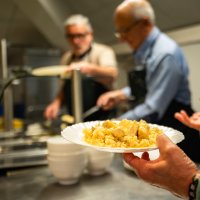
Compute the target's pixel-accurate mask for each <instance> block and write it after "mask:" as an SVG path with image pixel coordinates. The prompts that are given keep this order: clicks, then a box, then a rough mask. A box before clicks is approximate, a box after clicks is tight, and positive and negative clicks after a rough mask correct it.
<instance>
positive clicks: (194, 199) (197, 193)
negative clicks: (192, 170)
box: [188, 172, 200, 200]
mask: <svg viewBox="0 0 200 200" xmlns="http://www.w3.org/2000/svg"><path fill="white" fill-rule="evenodd" d="M188 196H189V200H198V199H200V173H199V172H198V173H197V174H196V175H195V176H194V177H193V178H192V183H191V184H190V186H189V195H188Z"/></svg>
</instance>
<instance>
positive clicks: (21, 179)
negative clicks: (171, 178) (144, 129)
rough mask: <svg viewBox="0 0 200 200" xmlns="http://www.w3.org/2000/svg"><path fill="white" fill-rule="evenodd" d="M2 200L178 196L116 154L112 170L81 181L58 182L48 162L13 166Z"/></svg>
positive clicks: (3, 179) (167, 199)
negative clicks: (143, 178)
mask: <svg viewBox="0 0 200 200" xmlns="http://www.w3.org/2000/svg"><path fill="white" fill-rule="evenodd" d="M0 199H1V200H112V199H113V200H133V199H136V200H146V199H148V200H161V199H162V200H178V198H177V197H174V196H173V195H172V194H171V193H169V192H167V191H165V190H162V189H160V188H156V187H153V186H150V185H149V184H147V183H144V182H143V181H141V180H139V179H138V178H137V177H136V175H135V174H134V173H133V172H132V171H130V170H127V169H125V168H124V167H123V163H122V159H121V156H120V155H119V154H116V156H115V159H114V161H113V164H112V166H111V167H110V169H109V172H108V173H107V174H105V175H102V176H97V177H94V176H90V175H88V174H84V175H83V176H82V177H81V179H80V181H79V183H78V184H75V185H72V186H64V185H60V184H58V183H57V181H56V179H55V178H54V177H53V176H52V174H51V172H50V171H49V168H48V166H40V167H35V168H25V169H21V170H13V171H10V172H9V173H8V175H7V176H0Z"/></svg>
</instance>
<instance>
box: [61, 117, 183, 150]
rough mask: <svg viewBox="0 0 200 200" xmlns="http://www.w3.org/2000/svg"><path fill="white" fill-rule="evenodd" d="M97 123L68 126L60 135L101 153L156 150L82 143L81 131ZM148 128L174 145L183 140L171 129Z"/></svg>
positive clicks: (181, 135) (82, 135)
mask: <svg viewBox="0 0 200 200" xmlns="http://www.w3.org/2000/svg"><path fill="white" fill-rule="evenodd" d="M99 123H103V121H91V122H84V123H79V124H75V125H72V126H68V127H67V128H65V129H64V130H63V131H62V132H61V135H62V136H63V137H64V138H65V139H66V140H68V141H70V142H73V143H76V144H80V145H83V146H87V147H92V148H95V149H97V150H101V151H108V152H113V153H125V152H126V153H128V152H144V151H151V150H155V149H157V147H156V146H155V147H145V148H113V147H99V146H94V145H91V144H88V143H86V142H85V141H84V134H83V129H85V128H91V127H93V126H95V125H97V124H99ZM150 126H153V127H158V128H159V129H161V130H163V132H164V133H165V134H166V135H167V136H168V137H169V138H170V139H171V140H172V142H174V143H175V144H177V143H179V142H181V141H182V140H184V135H183V134H182V133H181V132H180V131H177V130H175V129H173V128H169V127H165V126H159V125H156V124H150Z"/></svg>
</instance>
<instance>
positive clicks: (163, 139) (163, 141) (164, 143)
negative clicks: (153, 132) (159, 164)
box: [157, 134, 174, 155]
mask: <svg viewBox="0 0 200 200" xmlns="http://www.w3.org/2000/svg"><path fill="white" fill-rule="evenodd" d="M171 145H174V143H173V142H172V141H171V140H170V139H169V137H167V136H166V135H165V134H161V135H159V136H158V137H157V146H158V149H159V151H160V154H161V155H162V154H164V153H165V151H166V148H169V146H171Z"/></svg>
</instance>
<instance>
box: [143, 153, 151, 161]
mask: <svg viewBox="0 0 200 200" xmlns="http://www.w3.org/2000/svg"><path fill="white" fill-rule="evenodd" d="M141 158H142V159H144V160H147V161H149V160H150V158H149V153H148V152H144V153H143V154H142V157H141Z"/></svg>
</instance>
